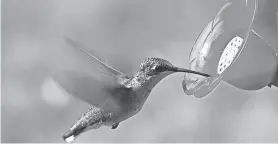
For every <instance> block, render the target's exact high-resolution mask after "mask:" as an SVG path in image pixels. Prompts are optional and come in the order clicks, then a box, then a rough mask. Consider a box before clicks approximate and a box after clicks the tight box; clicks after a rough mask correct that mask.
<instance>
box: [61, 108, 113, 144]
mask: <svg viewBox="0 0 278 144" xmlns="http://www.w3.org/2000/svg"><path fill="white" fill-rule="evenodd" d="M111 119H112V113H107V112H105V111H104V110H103V109H101V108H98V107H94V106H93V107H91V108H90V109H89V110H88V112H86V113H85V114H83V115H82V116H81V117H80V118H79V119H78V120H77V121H76V122H75V123H74V125H73V126H72V127H71V128H70V130H69V131H68V132H67V133H65V134H64V135H63V136H62V138H63V140H64V141H66V142H67V143H71V142H73V141H74V140H75V138H76V137H77V136H79V135H80V134H81V133H84V132H86V131H88V130H91V129H98V128H100V127H101V126H103V125H105V124H106V123H107V122H109V121H110V120H111Z"/></svg>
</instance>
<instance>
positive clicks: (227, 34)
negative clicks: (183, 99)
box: [183, 0, 278, 98]
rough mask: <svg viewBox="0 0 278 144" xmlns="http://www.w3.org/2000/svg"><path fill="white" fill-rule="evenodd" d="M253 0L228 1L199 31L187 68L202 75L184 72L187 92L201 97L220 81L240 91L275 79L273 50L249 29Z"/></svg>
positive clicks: (277, 65) (276, 62) (263, 84)
mask: <svg viewBox="0 0 278 144" xmlns="http://www.w3.org/2000/svg"><path fill="white" fill-rule="evenodd" d="M256 10H257V0H252V1H251V0H245V1H230V2H228V3H226V4H225V5H224V6H223V7H222V8H221V9H220V11H219V12H218V14H217V15H216V17H215V18H214V19H213V20H212V21H210V22H209V23H208V24H207V26H206V27H205V28H204V29H203V30H202V31H201V33H200V34H199V36H198V38H197V40H196V42H195V44H194V46H193V48H192V50H191V53H190V56H189V60H190V63H189V65H190V66H189V67H190V69H191V70H195V71H199V72H203V73H207V74H210V75H211V77H210V78H205V77H202V76H199V75H194V74H185V76H184V80H183V89H184V92H185V93H186V94H187V95H194V96H195V97H198V98H201V97H204V96H206V95H208V94H209V93H210V92H211V91H212V90H214V89H215V88H216V87H217V86H218V85H219V83H220V82H221V81H222V80H223V81H225V82H227V83H229V84H231V85H233V86H235V87H237V88H240V89H243V90H259V89H261V88H263V87H265V86H267V85H271V82H273V81H274V80H275V77H276V72H277V67H278V59H277V53H275V52H274V50H273V49H272V48H271V46H270V45H268V44H267V43H266V42H265V41H264V39H263V38H262V37H261V36H260V35H259V34H258V33H257V32H256V31H255V30H254V29H253V28H252V25H253V22H254V19H255V15H256Z"/></svg>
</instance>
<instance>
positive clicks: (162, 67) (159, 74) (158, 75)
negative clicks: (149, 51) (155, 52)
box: [138, 58, 209, 83]
mask: <svg viewBox="0 0 278 144" xmlns="http://www.w3.org/2000/svg"><path fill="white" fill-rule="evenodd" d="M175 72H187V73H195V74H198V75H203V76H206V77H208V76H209V75H207V74H204V73H199V72H196V71H192V70H188V69H184V68H179V67H176V66H173V65H172V64H171V63H170V62H169V61H167V60H165V59H162V58H147V59H146V60H145V61H144V62H143V63H142V64H141V66H140V70H139V73H138V74H143V76H144V77H145V80H147V81H153V82H154V83H157V82H159V81H160V80H161V79H163V78H164V77H166V76H167V75H170V74H172V73H175Z"/></svg>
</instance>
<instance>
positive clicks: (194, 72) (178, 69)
mask: <svg viewBox="0 0 278 144" xmlns="http://www.w3.org/2000/svg"><path fill="white" fill-rule="evenodd" d="M172 71H174V72H186V73H193V74H197V75H201V76H205V77H210V75H209V74H205V73H201V72H197V71H193V70H189V69H184V68H178V67H173V69H172Z"/></svg>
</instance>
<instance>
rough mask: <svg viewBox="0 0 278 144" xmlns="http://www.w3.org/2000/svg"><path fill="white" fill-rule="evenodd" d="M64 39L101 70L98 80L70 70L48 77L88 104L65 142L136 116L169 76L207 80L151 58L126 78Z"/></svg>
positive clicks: (75, 43) (86, 50)
mask: <svg viewBox="0 0 278 144" xmlns="http://www.w3.org/2000/svg"><path fill="white" fill-rule="evenodd" d="M64 38H65V41H66V43H68V44H69V45H70V46H72V47H74V48H77V49H79V50H80V51H81V52H83V53H84V54H85V55H86V56H89V58H91V60H93V61H94V62H95V63H96V64H97V65H98V66H99V67H100V68H101V69H102V75H101V74H100V76H99V77H98V78H96V77H93V76H90V75H88V74H83V73H78V72H73V71H62V72H59V73H57V74H53V76H52V78H53V80H54V81H55V82H56V83H58V86H60V87H61V88H62V89H64V90H65V91H66V92H68V93H70V94H72V95H73V96H75V97H77V98H78V99H81V100H83V101H85V102H87V103H89V104H90V105H92V106H91V108H90V109H89V110H88V111H87V112H86V113H84V114H83V115H82V116H81V117H80V118H79V119H78V120H77V121H76V122H75V123H74V124H73V126H72V127H71V128H70V129H69V131H68V132H66V133H65V134H64V135H63V136H62V138H63V140H64V141H66V142H67V143H70V142H73V141H74V140H75V139H76V137H77V136H79V135H80V134H81V133H84V132H86V131H89V130H91V129H98V128H100V127H101V126H108V127H110V128H111V129H116V128H117V127H118V126H119V123H121V122H122V121H125V120H127V119H128V118H130V117H132V116H134V115H136V114H138V113H139V112H140V111H141V109H142V107H143V105H144V103H145V101H146V100H147V98H148V96H149V95H150V93H151V91H152V89H153V88H154V87H155V85H156V84H157V83H158V82H159V81H161V80H162V79H163V78H165V77H166V76H168V75H170V74H172V73H175V72H185V73H193V74H197V75H201V76H204V77H209V75H208V74H205V73H200V72H196V71H192V70H188V69H184V68H179V67H176V66H173V65H172V64H171V63H170V62H169V61H167V60H165V59H162V58H155V57H153V58H147V59H145V60H144V61H143V62H142V63H141V65H140V68H139V70H138V71H137V73H136V74H135V75H134V76H132V77H129V76H127V75H126V74H124V73H122V72H120V71H119V70H116V69H114V68H113V67H111V66H110V65H108V64H106V63H104V62H103V61H101V60H100V59H99V58H97V57H96V56H94V55H93V54H91V53H90V52H88V49H87V48H86V47H85V46H84V45H81V44H79V43H77V42H75V41H73V40H72V39H70V38H68V37H64Z"/></svg>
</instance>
